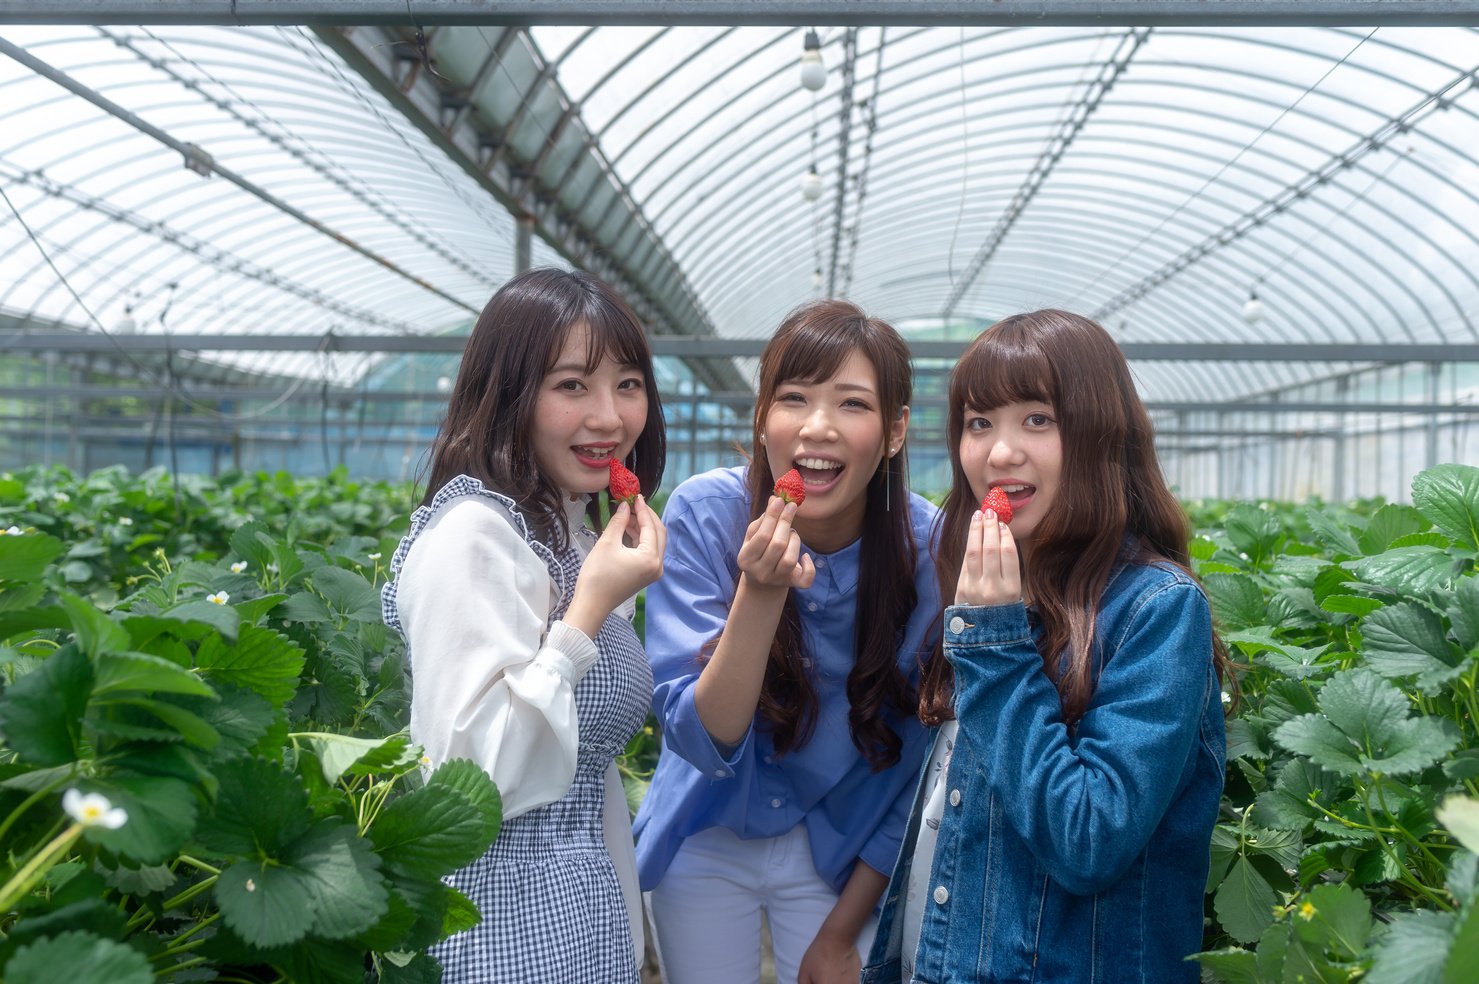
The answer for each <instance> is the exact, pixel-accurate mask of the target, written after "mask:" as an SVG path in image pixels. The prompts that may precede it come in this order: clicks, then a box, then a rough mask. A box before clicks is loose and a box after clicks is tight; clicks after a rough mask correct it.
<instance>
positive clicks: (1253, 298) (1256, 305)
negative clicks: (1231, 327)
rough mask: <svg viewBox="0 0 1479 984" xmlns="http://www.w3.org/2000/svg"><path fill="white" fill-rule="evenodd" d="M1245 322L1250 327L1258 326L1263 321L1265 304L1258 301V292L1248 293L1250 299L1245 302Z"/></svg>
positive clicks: (1251, 291)
mask: <svg viewBox="0 0 1479 984" xmlns="http://www.w3.org/2000/svg"><path fill="white" fill-rule="evenodd" d="M1243 320H1244V321H1246V322H1248V324H1250V325H1256V324H1258V322H1260V321H1262V320H1263V302H1262V301H1260V300H1259V299H1258V291H1256V290H1250V291H1248V299H1247V300H1246V301H1244V302H1243Z"/></svg>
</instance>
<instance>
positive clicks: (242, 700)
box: [201, 684, 277, 759]
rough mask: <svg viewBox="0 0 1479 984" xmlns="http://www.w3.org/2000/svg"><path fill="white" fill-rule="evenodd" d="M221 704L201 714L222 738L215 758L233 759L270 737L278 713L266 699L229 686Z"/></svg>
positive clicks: (223, 687)
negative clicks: (266, 736) (264, 736)
mask: <svg viewBox="0 0 1479 984" xmlns="http://www.w3.org/2000/svg"><path fill="white" fill-rule="evenodd" d="M220 697H221V700H220V702H219V703H216V704H211V705H209V706H208V707H206V708H204V709H203V710H202V711H201V717H202V718H203V719H204V720H205V722H206V723H207V724H209V725H210V726H211V727H212V728H214V729H215V730H216V733H217V734H219V735H220V736H221V743H220V745H218V746H217V747H216V757H217V758H220V759H226V758H232V757H234V756H236V755H240V754H242V753H243V752H246V751H247V750H249V749H250V748H251V747H252V746H253V745H255V744H256V743H257V742H258V741H260V740H261V738H262V736H263V735H265V734H267V729H268V728H270V727H271V726H272V722H273V720H274V719H275V718H276V715H277V712H276V711H275V710H274V709H273V707H272V705H271V704H269V703H268V702H267V700H266V698H264V697H262V696H261V695H260V694H257V693H255V692H254V691H251V690H247V689H246V688H244V687H233V686H231V685H230V684H226V685H224V686H222V687H221V688H220Z"/></svg>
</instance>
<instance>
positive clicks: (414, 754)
mask: <svg viewBox="0 0 1479 984" xmlns="http://www.w3.org/2000/svg"><path fill="white" fill-rule="evenodd" d="M293 738H294V739H296V740H297V741H299V742H301V743H302V744H304V745H307V746H308V748H309V749H310V750H311V751H312V752H313V753H314V754H315V755H316V756H318V760H319V764H320V766H321V767H322V769H323V774H324V780H325V781H326V782H329V783H336V782H338V781H339V779H340V777H342V776H343V775H344V774H345V773H346V772H352V773H353V774H355V775H370V774H372V773H376V772H396V773H397V774H398V773H399V772H400V771H404V770H402V769H401V768H400V767H401V766H407V765H414V764H415V763H416V761H417V759H418V758H419V756H420V754H421V750H420V748H419V747H418V746H413V745H412V744H411V739H410V738H409V737H408V736H407V735H405V734H398V735H391V736H389V737H388V738H352V737H350V736H349V735H336V734H331V733H328V732H299V733H297V734H294V735H293ZM478 771H479V772H481V771H482V770H481V769H479V770H478Z"/></svg>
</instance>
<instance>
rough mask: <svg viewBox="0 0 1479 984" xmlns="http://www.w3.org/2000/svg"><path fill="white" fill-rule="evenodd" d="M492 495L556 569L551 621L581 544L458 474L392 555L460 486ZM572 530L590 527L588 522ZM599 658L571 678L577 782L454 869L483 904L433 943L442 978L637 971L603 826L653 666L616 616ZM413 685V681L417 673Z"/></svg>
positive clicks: (603, 982)
mask: <svg viewBox="0 0 1479 984" xmlns="http://www.w3.org/2000/svg"><path fill="white" fill-rule="evenodd" d="M465 495H482V496H487V497H489V498H491V499H493V500H495V501H497V502H499V503H501V504H503V505H504V506H506V507H507V508H508V509H509V511H510V512H511V513H512V514H513V520H514V526H515V528H516V529H517V530H518V531H519V533H520V534H521V535H522V536H523V538H524V541H525V542H526V543H528V544H529V546H530V547H531V548H533V550H534V552H535V553H536V554H538V555H539V557H540V558H541V559H542V560H543V561H544V562H545V565H546V566H547V567H548V568H549V573H550V577H551V579H552V580H553V581H554V583H555V584H556V585H557V586H558V587H559V592H560V601H559V604H558V605H557V606H556V607H555V609H554V610H553V611H552V612H551V613H550V616H549V624H553V623H554V622H555V620H556V619H558V618H560V617H561V616H562V615H563V614H564V613H565V609H566V608H568V607H569V605H570V599H571V596H572V595H573V594H574V591H575V578H576V575H577V574H579V573H580V564H581V560H582V554H581V551H580V550H579V549H578V548H576V547H575V546H574V545H571V546H568V547H565V548H563V549H551V547H550V546H549V545H548V544H545V543H542V542H540V541H539V539H538V538H537V537H536V536H534V535H533V533H532V532H531V531H530V529H529V527H528V525H527V524H526V523H525V521H524V518H523V516H522V515H520V513H519V511H518V509H517V508H516V507H515V505H514V503H513V502H512V500H510V499H508V498H506V497H505V496H502V495H499V494H498V493H496V492H493V491H491V490H489V489H486V488H484V487H483V485H482V483H480V482H478V481H477V480H476V479H473V478H468V477H467V476H459V477H457V478H455V479H453V480H452V481H450V482H448V483H447V484H446V485H445V486H443V487H442V489H441V490H440V491H439V492H437V494H436V496H435V497H434V498H433V499H432V501H431V503H430V504H429V505H426V506H422V507H421V508H419V509H417V510H416V511H415V513H413V514H412V516H411V529H410V531H409V532H408V533H407V534H406V536H405V538H404V539H403V540H402V541H401V544H400V546H399V547H398V548H397V549H396V552H395V557H394V558H393V559H392V561H391V570H392V572H393V573H397V574H398V573H399V572H400V568H401V564H402V563H403V562H404V561H405V558H406V554H407V553H408V552H409V550H410V548H411V544H412V543H413V542H415V539H416V537H417V536H419V535H420V533H421V531H422V530H423V529H425V528H426V525H427V524H428V523H429V522H430V521H431V519H432V517H433V516H434V515H435V514H436V512H437V510H438V509H440V508H441V507H442V506H443V505H445V504H446V503H447V502H448V501H449V500H451V499H454V498H456V497H458V496H465ZM577 535H580V536H585V537H592V536H594V534H592V533H591V532H590V531H589V530H582V531H579V532H578V533H577ZM394 585H395V581H394V580H392V581H391V582H390V583H389V584H387V585H386V586H385V590H384V595H383V603H384V614H385V621H386V624H387V625H391V626H393V627H395V628H397V629H399V628H400V620H399V618H398V615H397V612H396V599H395V590H394ZM595 643H596V648H597V650H599V652H600V656H599V657H598V658H597V660H596V662H595V665H593V666H592V667H591V668H590V670H588V671H587V672H586V674H585V676H584V677H582V678H581V681H580V683H579V684H577V685H576V687H575V707H576V716H577V719H578V721H579V728H580V746H579V751H578V753H577V757H576V766H575V781H574V782H573V783H571V785H570V791H569V792H568V793H566V794H565V795H564V796H563V797H561V798H560V799H558V800H556V801H555V802H553V803H550V804H547V805H545V806H541V807H537V808H535V809H533V810H530V811H529V812H528V813H525V814H522V815H520V816H517V817H515V818H513V819H512V820H505V821H504V823H503V828H502V830H501V831H500V832H499V834H498V839H497V840H496V841H494V843H493V846H492V847H491V848H489V849H488V853H486V854H484V855H483V856H482V857H481V858H479V859H478V860H477V861H474V862H473V863H472V864H471V865H469V866H468V867H466V868H464V869H462V870H461V871H459V872H457V873H456V874H454V875H452V876H451V877H449V878H448V879H447V883H448V884H450V885H452V886H453V887H454V888H456V889H457V890H458V891H460V892H462V893H463V894H464V895H466V896H467V897H468V898H470V899H471V900H472V901H473V902H474V903H476V905H477V907H478V909H479V910H480V911H481V912H482V914H483V921H482V922H481V923H479V924H478V925H477V926H475V927H473V928H472V929H470V930H467V931H466V932H462V933H458V934H457V935H455V936H453V937H451V938H449V939H447V940H445V941H443V942H442V943H439V944H437V945H436V946H434V947H432V949H431V950H430V952H431V953H432V954H433V955H434V956H435V957H436V958H437V959H438V960H439V961H440V962H441V964H442V980H443V981H444V982H445V984H461V982H499V984H502V982H520V984H523V982H529V984H544V982H548V984H625V982H635V981H637V980H638V969H637V966H636V957H635V954H634V952H633V945H632V933H631V924H630V922H629V916H628V912H627V908H626V904H625V902H624V901H623V898H622V894H621V887H620V885H619V884H618V882H617V877H616V870H615V868H613V867H612V863H611V856H610V854H609V853H608V852H607V850H606V844H605V840H604V838H603V836H602V827H601V819H602V807H603V804H604V799H605V775H606V769H607V767H608V766H609V765H610V764H611V760H612V759H613V758H615V757H616V756H617V755H618V754H620V753H621V751H622V750H623V749H624V748H625V747H626V744H627V742H628V741H629V740H631V737H632V736H633V735H634V734H636V733H637V730H638V729H639V728H641V727H642V722H643V720H644V719H645V718H646V715H647V708H648V705H649V702H650V701H651V698H652V670H651V668H650V667H649V665H648V663H647V657H646V656H645V654H644V653H643V651H642V644H641V642H640V641H638V639H637V634H636V631H635V630H634V629H633V628H632V624H631V623H630V622H629V621H627V620H626V619H625V618H623V617H622V616H621V615H619V614H613V615H612V616H611V617H610V618H608V619H607V620H606V623H605V625H603V626H602V627H601V631H600V632H599V633H598V634H597V635H596V638H595ZM413 686H414V681H413Z"/></svg>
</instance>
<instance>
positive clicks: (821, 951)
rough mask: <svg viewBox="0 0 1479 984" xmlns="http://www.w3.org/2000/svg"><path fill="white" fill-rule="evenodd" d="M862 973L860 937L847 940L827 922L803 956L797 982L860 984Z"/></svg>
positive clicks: (799, 983) (802, 983)
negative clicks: (830, 928) (827, 925)
mask: <svg viewBox="0 0 1479 984" xmlns="http://www.w3.org/2000/svg"><path fill="white" fill-rule="evenodd" d="M862 975H863V960H862V958H861V957H859V956H858V944H857V940H856V939H845V938H843V937H842V936H841V935H840V934H837V933H833V932H830V931H828V929H827V927H826V926H825V925H824V926H823V927H822V929H821V931H820V932H818V933H817V935H816V938H815V939H813V940H812V941H811V946H809V947H807V948H806V954H805V955H804V956H803V957H802V958H801V969H800V970H799V971H798V972H797V974H796V984H857V980H858V978H859V977H861V976H862Z"/></svg>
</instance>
